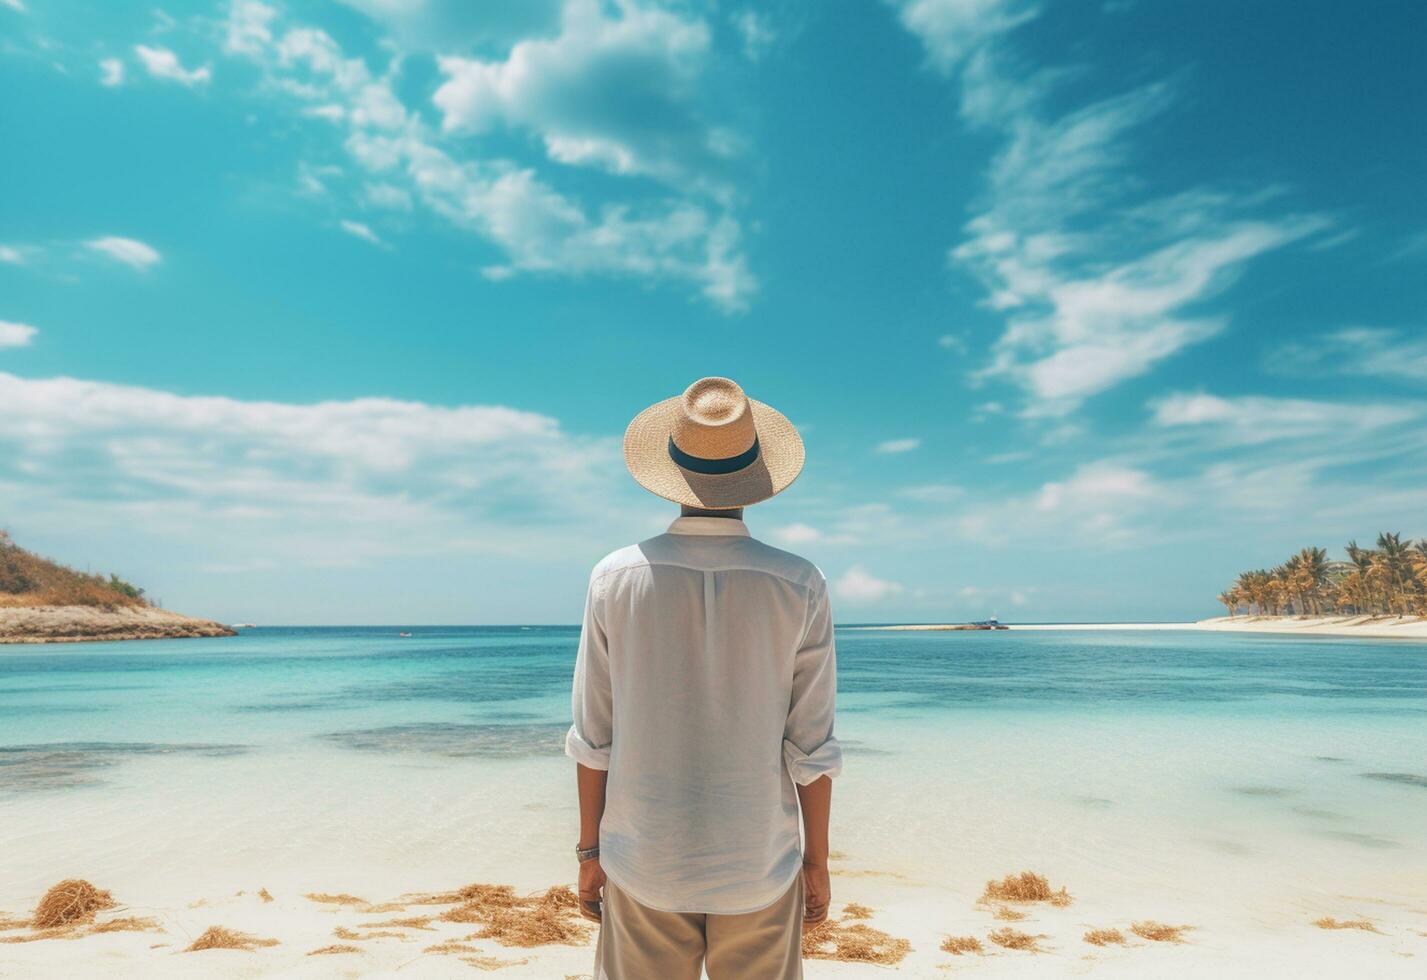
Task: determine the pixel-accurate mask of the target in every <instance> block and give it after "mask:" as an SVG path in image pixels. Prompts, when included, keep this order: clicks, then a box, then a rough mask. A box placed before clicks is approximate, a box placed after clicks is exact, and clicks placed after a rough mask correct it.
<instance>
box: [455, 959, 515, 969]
mask: <svg viewBox="0 0 1427 980" xmlns="http://www.w3.org/2000/svg"><path fill="white" fill-rule="evenodd" d="M461 962H462V963H468V964H470V965H471V966H473V967H475V968H476V969H477V970H504V969H505V968H506V967H508V966H523V965H524V964H526V963H528V962H530V961H529V960H502V959H499V958H497V957H494V956H462V957H461Z"/></svg>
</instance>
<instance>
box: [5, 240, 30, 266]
mask: <svg viewBox="0 0 1427 980" xmlns="http://www.w3.org/2000/svg"><path fill="white" fill-rule="evenodd" d="M0 262H6V263H9V264H10V265H24V264H25V250H24V249H21V248H17V247H16V246H14V245H3V244H0Z"/></svg>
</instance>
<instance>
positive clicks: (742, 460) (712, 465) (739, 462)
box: [669, 435, 758, 476]
mask: <svg viewBox="0 0 1427 980" xmlns="http://www.w3.org/2000/svg"><path fill="white" fill-rule="evenodd" d="M669 458H670V459H672V460H673V461H674V462H675V463H677V464H678V465H679V467H680V468H681V469H686V470H688V471H689V472H691V473H703V474H706V475H709V476H717V475H719V474H721V473H737V472H738V471H739V470H742V469H747V468H748V467H749V466H752V465H753V461H754V460H756V459H757V458H758V437H757V436H756V435H755V436H754V437H753V445H751V446H749V447H748V450H747V451H746V452H741V453H739V454H738V455H737V456H728V457H725V458H724V459H705V458H704V457H702V456H690V455H689V454H688V453H686V452H684V451H683V450H682V449H680V448H679V447H678V446H676V445H674V437H673V436H670V437H669Z"/></svg>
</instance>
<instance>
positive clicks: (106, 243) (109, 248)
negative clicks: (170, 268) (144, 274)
mask: <svg viewBox="0 0 1427 980" xmlns="http://www.w3.org/2000/svg"><path fill="white" fill-rule="evenodd" d="M84 244H85V245H86V246H87V247H88V248H89V249H91V250H92V251H95V252H98V253H99V254H100V255H103V256H106V257H108V258H111V259H113V260H114V261H115V262H122V263H123V264H124V265H127V266H129V267H130V268H133V269H138V270H140V271H142V270H144V269H148V268H149V267H150V266H154V265H157V264H158V263H159V262H161V261H163V256H161V255H160V254H159V251H158V249H156V248H154V247H153V246H152V245H148V244H146V243H144V242H141V241H139V240H138V239H137V238H123V237H120V236H119V235H105V236H103V237H101V238H91V239H90V240H89V241H87V242H85V243H84Z"/></svg>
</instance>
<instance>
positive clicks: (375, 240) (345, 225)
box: [340, 218, 386, 246]
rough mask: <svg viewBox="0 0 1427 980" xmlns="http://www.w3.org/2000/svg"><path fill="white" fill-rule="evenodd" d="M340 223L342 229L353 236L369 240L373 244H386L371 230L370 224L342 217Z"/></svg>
mask: <svg viewBox="0 0 1427 980" xmlns="http://www.w3.org/2000/svg"><path fill="white" fill-rule="evenodd" d="M340 224H341V226H342V230H343V231H345V232H346V233H347V234H349V235H351V236H352V237H354V238H360V239H361V240H362V241H364V242H370V243H371V244H373V245H378V246H385V245H386V242H384V241H382V239H381V236H380V235H378V234H377V233H376V232H374V231H372V229H371V227H370V226H368V225H364V224H362V222H360V221H352V220H350V219H346V218H344V219H342V221H341V222H340Z"/></svg>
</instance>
